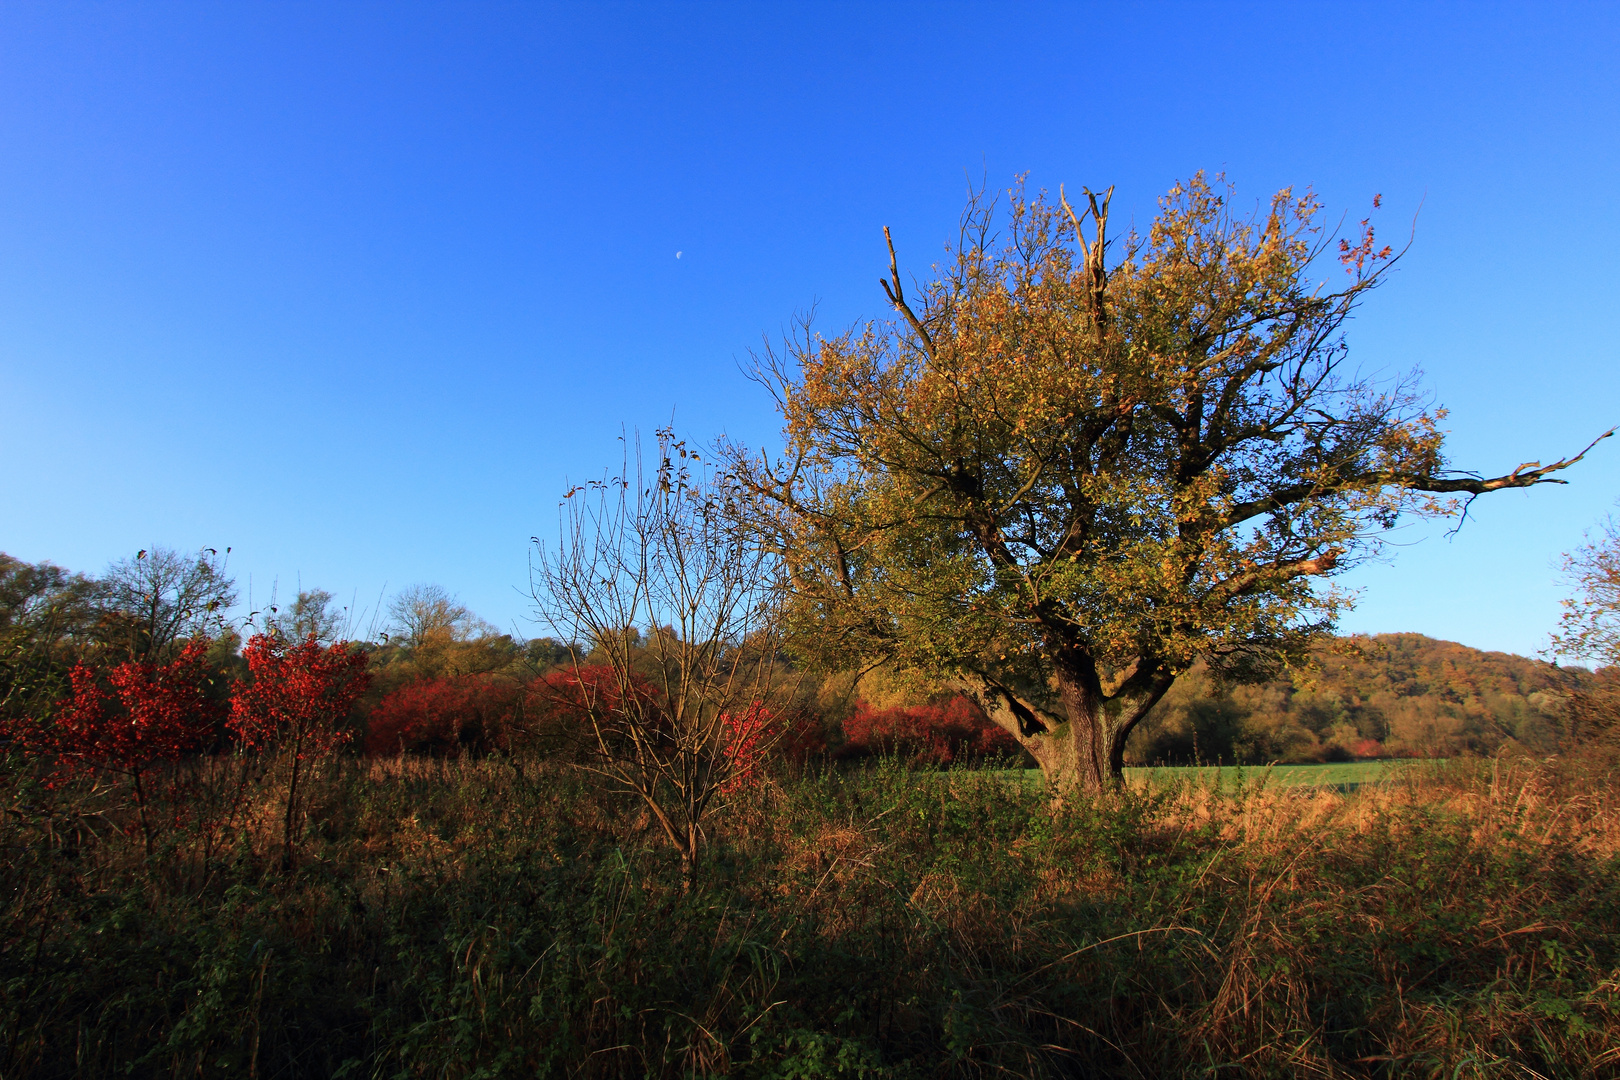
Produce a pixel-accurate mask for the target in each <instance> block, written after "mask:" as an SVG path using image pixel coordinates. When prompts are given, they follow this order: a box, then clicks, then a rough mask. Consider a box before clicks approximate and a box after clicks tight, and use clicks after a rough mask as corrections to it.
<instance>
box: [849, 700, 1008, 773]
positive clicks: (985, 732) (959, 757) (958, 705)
mask: <svg viewBox="0 0 1620 1080" xmlns="http://www.w3.org/2000/svg"><path fill="white" fill-rule="evenodd" d="M844 739H845V742H844V747H843V750H842V752H841V756H845V757H862V756H865V755H868V754H894V755H897V756H899V757H901V758H905V759H907V760H911V761H915V762H919V763H927V764H933V765H950V764H952V763H953V762H959V761H965V760H971V759H973V758H978V757H984V756H986V755H989V754H1000V753H1010V752H1015V751H1017V750H1018V741H1017V740H1016V739H1014V738H1013V737H1012V736H1011V735H1009V734H1008V733H1007V732H1006V731H1004V730H1002V729H1001V728H999V727H997V726H996V725H995V724H994V723H992V722H991V720H990V718H989V717H988V716H986V715H985V714H984V710H983V709H980V708H979V707H978V706H977V705H975V704H974V703H973V702H971V701H969V700H968V699H967V698H965V697H953V698H950V699H949V700H947V701H943V702H931V703H929V704H927V705H913V706H910V707H901V708H894V709H881V710H874V709H873V708H872V707H871V706H869V705H867V704H866V703H865V702H864V701H863V702H860V703H858V704H857V705H856V706H855V715H854V716H851V717H850V718H849V719H848V720H845V721H844Z"/></svg>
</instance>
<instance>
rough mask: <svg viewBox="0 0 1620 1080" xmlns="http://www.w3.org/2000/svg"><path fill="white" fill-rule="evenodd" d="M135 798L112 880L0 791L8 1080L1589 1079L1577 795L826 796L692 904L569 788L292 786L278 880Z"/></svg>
mask: <svg viewBox="0 0 1620 1080" xmlns="http://www.w3.org/2000/svg"><path fill="white" fill-rule="evenodd" d="M1341 768H1342V767H1341ZM1250 772H1251V773H1252V772H1254V771H1253V770H1251V771H1250ZM1318 775H1324V774H1318ZM1326 775H1333V776H1337V775H1338V774H1326ZM1350 775H1354V774H1350ZM170 779H171V780H172V781H173V785H172V786H171V788H170V789H169V792H168V794H167V796H166V797H165V798H166V799H167V800H168V801H166V802H165V801H162V800H160V802H159V804H158V806H157V810H158V812H159V813H158V815H157V816H158V817H159V818H160V819H161V821H162V823H163V824H162V828H161V830H160V832H159V836H158V845H157V849H156V851H155V853H154V854H153V855H152V856H150V857H147V856H146V855H145V854H144V850H143V845H142V843H141V842H140V839H139V837H138V836H137V835H133V834H132V831H131V820H130V815H131V811H130V807H129V805H128V802H127V797H126V795H125V793H124V792H123V790H122V789H121V788H119V787H117V786H111V785H107V784H98V785H91V784H88V783H86V784H83V785H81V786H78V787H62V788H57V789H55V790H50V789H46V788H43V787H41V786H39V785H38V784H37V783H36V782H35V781H34V780H33V779H32V778H31V776H30V775H29V774H28V773H27V772H26V771H24V770H22V769H20V768H17V767H13V768H11V769H10V770H9V771H8V772H7V774H6V776H5V781H4V782H5V789H4V802H3V803H0V806H3V808H4V811H5V812H4V817H3V822H0V849H3V851H4V878H3V880H4V892H3V901H4V907H3V909H0V920H3V921H0V934H3V936H0V1075H3V1076H4V1077H5V1078H6V1080H24V1078H34V1077H69V1076H74V1077H101V1076H136V1077H171V1076H173V1077H178V1076H247V1077H304V1076H346V1077H368V1078H369V1077H414V1076H422V1077H428V1076H432V1077H501V1076H513V1077H517V1076H581V1077H641V1076H669V1077H675V1076H710V1075H734V1076H745V1077H782V1078H798V1077H823V1076H826V1077H833V1076H851V1077H923V1076H945V1075H974V1076H976V1075H984V1076H991V1075H1002V1076H1006V1075H1016V1076H1050V1077H1070V1076H1110V1077H1111V1076H1120V1077H1167V1076H1231V1077H1239V1076H1256V1077H1259V1076H1279V1077H1280V1076H1368V1077H1384V1076H1424V1077H1431V1076H1432V1077H1447V1078H1451V1077H1486V1076H1493V1077H1494V1076H1501V1077H1509V1076H1513V1077H1534V1076H1544V1077H1589V1076H1620V862H1617V861H1616V854H1617V852H1620V794H1617V791H1616V788H1615V786H1614V784H1613V776H1612V774H1611V773H1610V772H1609V771H1608V770H1607V769H1605V768H1601V767H1598V766H1595V765H1593V766H1585V767H1578V768H1577V767H1570V766H1562V767H1561V766H1559V765H1558V764H1557V763H1553V764H1547V763H1536V762H1532V761H1527V760H1517V761H1513V760H1496V761H1491V760H1486V761H1472V762H1466V763H1465V762H1454V763H1452V764H1450V765H1447V766H1444V767H1438V768H1422V769H1415V768H1404V769H1397V770H1394V771H1392V772H1391V773H1390V775H1389V777H1388V779H1387V780H1385V781H1384V782H1381V783H1377V784H1368V785H1364V786H1362V787H1360V788H1357V789H1353V790H1347V791H1340V790H1338V789H1336V788H1334V787H1332V786H1330V785H1324V784H1314V785H1305V784H1298V785H1289V784H1286V783H1281V782H1273V783H1243V784H1235V783H1226V782H1224V781H1223V782H1222V783H1220V784H1210V783H1200V782H1192V778H1188V777H1177V776H1176V775H1175V774H1170V773H1166V774H1163V775H1162V776H1161V778H1160V781H1159V782H1155V783H1152V784H1133V785H1128V786H1127V788H1126V789H1125V790H1124V791H1122V792H1119V793H1118V794H1115V795H1112V796H1109V797H1107V798H1105V799H1102V800H1100V801H1096V802H1084V803H1079V804H1075V805H1071V806H1067V807H1063V808H1056V809H1055V808H1053V807H1051V806H1049V805H1048V804H1047V802H1046V800H1045V798H1044V797H1043V795H1042V794H1041V793H1039V792H1037V791H1034V790H1031V789H1030V788H1029V787H1028V786H1027V785H1024V784H1019V783H1010V782H1008V778H1007V776H1006V774H1004V773H997V772H994V771H992V770H979V771H974V770H968V769H961V770H952V771H945V772H929V771H908V770H906V769H903V768H900V767H898V766H896V765H893V764H878V765H872V766H867V767H863V768H860V769H849V770H829V771H825V772H820V773H812V774H810V775H805V776H800V777H796V778H779V779H774V780H771V781H769V782H767V783H764V784H762V785H761V786H759V787H758V788H757V789H756V790H752V791H750V792H748V793H746V794H745V795H743V796H741V797H738V798H737V799H736V800H735V801H734V802H733V803H732V805H730V806H728V807H726V808H724V809H723V810H722V811H720V812H718V813H716V814H715V816H714V817H713V819H712V823H713V824H712V829H711V832H710V836H709V844H708V847H707V848H706V853H705V856H704V861H703V864H702V866H701V868H700V876H699V878H698V880H697V882H696V884H695V885H690V886H689V885H687V884H686V883H685V882H684V880H683V878H682V875H681V874H680V872H679V867H678V865H677V864H676V862H675V860H674V859H673V857H672V856H671V855H670V854H669V852H668V851H667V850H666V848H665V847H664V846H662V845H661V844H660V843H659V842H658V839H657V837H656V835H655V834H654V832H653V830H652V829H651V827H650V824H649V822H648V821H647V818H646V815H645V813H643V812H642V811H641V810H639V809H638V808H637V807H636V806H635V805H634V804H632V803H631V802H629V801H627V800H626V799H624V798H622V797H620V796H618V795H614V794H610V793H604V792H603V791H601V790H600V789H599V788H597V787H595V786H593V785H591V784H588V783H587V782H586V780H585V778H584V777H582V776H581V775H580V774H578V773H575V772H573V771H570V770H566V769H554V768H549V767H542V766H537V765H528V766H524V765H522V764H521V763H517V764H514V763H513V762H511V761H508V760H504V759H502V760H496V759H484V760H482V761H459V762H458V761H442V760H429V759H409V758H402V759H397V760H382V761H371V762H367V761H364V760H361V759H356V758H353V757H333V758H330V759H327V760H325V761H323V762H321V763H320V764H319V767H318V768H317V769H316V770H315V772H314V780H313V787H312V788H311V789H310V790H311V802H310V804H309V811H310V816H309V823H308V827H307V830H306V832H305V835H304V838H303V840H302V843H301V844H300V846H299V848H298V853H297V858H296V861H295V862H294V863H293V864H292V865H291V866H288V865H285V864H284V863H283V861H282V859H281V858H280V848H279V834H278V833H277V821H278V818H279V797H280V795H281V792H282V786H283V785H284V783H285V763H281V764H280V765H277V764H275V763H271V762H264V761H254V760H252V759H246V758H239V759H220V760H217V761H213V762H207V763H198V764H194V765H192V766H189V767H188V768H186V769H185V770H183V771H181V772H178V773H176V774H174V775H173V776H172V777H171V778H170ZM1342 782H1344V781H1341V780H1334V781H1332V783H1342ZM1351 782H1354V781H1351Z"/></svg>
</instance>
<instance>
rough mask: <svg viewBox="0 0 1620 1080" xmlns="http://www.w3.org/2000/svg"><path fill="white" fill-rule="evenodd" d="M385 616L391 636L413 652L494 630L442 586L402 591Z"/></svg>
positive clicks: (415, 586) (418, 586) (417, 586)
mask: <svg viewBox="0 0 1620 1080" xmlns="http://www.w3.org/2000/svg"><path fill="white" fill-rule="evenodd" d="M388 614H389V617H390V618H391V619H392V620H393V625H392V632H393V636H395V637H397V638H398V639H399V640H400V641H401V643H403V644H404V645H407V646H409V647H410V648H413V649H417V648H421V647H422V646H423V645H427V644H431V643H432V642H434V641H437V640H445V641H465V640H466V639H468V638H470V637H473V636H474V635H476V634H480V633H488V632H492V631H493V630H494V628H493V627H491V626H490V625H489V624H488V623H486V622H484V621H483V620H482V619H480V618H479V617H478V616H476V615H474V614H473V613H472V612H471V611H470V610H468V608H467V607H466V606H465V605H464V604H462V603H461V602H460V601H459V600H457V599H456V598H455V597H454V596H452V595H451V594H450V593H449V592H448V591H447V590H446V589H445V588H444V587H443V586H442V585H412V586H410V587H409V588H407V589H402V590H401V591H400V593H399V595H397V596H395V597H394V599H393V600H392V601H391V602H390V603H389V605H388Z"/></svg>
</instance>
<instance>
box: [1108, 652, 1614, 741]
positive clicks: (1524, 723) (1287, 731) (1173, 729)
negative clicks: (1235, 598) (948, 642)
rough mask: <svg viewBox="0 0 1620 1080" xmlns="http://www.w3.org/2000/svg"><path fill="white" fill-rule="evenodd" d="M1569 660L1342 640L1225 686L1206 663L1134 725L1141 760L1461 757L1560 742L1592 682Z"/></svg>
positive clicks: (1584, 672) (1179, 683)
mask: <svg viewBox="0 0 1620 1080" xmlns="http://www.w3.org/2000/svg"><path fill="white" fill-rule="evenodd" d="M1593 680H1594V676H1593V675H1592V673H1591V672H1588V671H1586V670H1585V669H1583V668H1559V667H1554V666H1553V665H1551V664H1548V663H1545V662H1542V661H1539V660H1531V659H1528V658H1526V657H1523V656H1514V655H1512V654H1509V653H1497V652H1482V651H1481V650H1479V649H1471V648H1469V647H1468V646H1466V645H1459V644H1457V643H1456V642H1451V641H1437V640H1435V639H1434V638H1429V637H1424V636H1423V635H1422V634H1379V635H1376V636H1373V637H1345V638H1338V639H1335V640H1333V641H1332V642H1329V643H1327V644H1325V645H1324V646H1323V647H1321V648H1320V649H1318V651H1317V653H1316V656H1315V669H1314V670H1306V671H1301V672H1298V673H1295V674H1294V675H1293V676H1291V677H1283V678H1278V679H1274V680H1272V681H1270V682H1265V683H1260V684H1258V685H1248V686H1222V685H1220V684H1219V683H1218V682H1217V681H1216V680H1215V679H1213V678H1212V677H1211V676H1210V674H1209V673H1208V672H1207V671H1206V670H1204V669H1202V668H1198V669H1195V670H1193V671H1191V672H1189V673H1188V674H1187V675H1185V676H1183V677H1182V678H1181V679H1180V680H1178V681H1177V683H1176V684H1175V686H1174V687H1172V688H1171V690H1170V692H1169V693H1168V694H1166V695H1165V698H1164V700H1163V701H1161V702H1160V703H1159V705H1158V706H1157V707H1156V708H1155V709H1154V710H1153V712H1152V713H1151V714H1150V715H1149V716H1148V718H1147V719H1146V720H1145V721H1143V723H1142V725H1141V726H1140V727H1139V728H1138V729H1137V730H1136V732H1135V733H1134V734H1133V735H1132V737H1131V740H1130V742H1129V744H1128V746H1127V750H1126V754H1127V756H1128V758H1129V759H1130V760H1132V761H1133V762H1135V763H1139V764H1156V763H1165V764H1184V763H1190V762H1194V761H1209V762H1215V761H1222V762H1235V763H1239V764H1261V763H1265V762H1271V761H1280V762H1305V761H1347V760H1351V759H1353V758H1365V757H1454V756H1456V755H1459V754H1491V753H1495V752H1497V751H1498V750H1500V749H1502V748H1503V747H1504V746H1513V747H1517V748H1521V749H1523V750H1524V751H1526V752H1528V753H1532V754H1538V755H1546V754H1552V753H1556V752H1558V751H1559V750H1560V749H1562V748H1563V747H1564V744H1565V742H1566V740H1567V738H1568V734H1569V730H1568V715H1567V714H1568V700H1569V694H1570V692H1571V691H1578V690H1581V689H1584V688H1586V687H1587V685H1588V684H1589V683H1592V682H1593Z"/></svg>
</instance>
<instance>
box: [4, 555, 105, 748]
mask: <svg viewBox="0 0 1620 1080" xmlns="http://www.w3.org/2000/svg"><path fill="white" fill-rule="evenodd" d="M94 593H95V585H94V583H93V582H92V581H90V579H89V578H87V577H85V576H84V575H83V574H73V573H69V572H68V571H66V570H64V569H62V568H61V567H60V566H56V565H54V564H52V563H49V562H40V563H28V562H23V561H22V560H21V559H15V558H13V557H11V556H10V555H7V554H5V553H4V552H0V722H3V721H5V720H7V719H16V718H20V717H35V718H38V717H43V716H45V715H46V714H48V713H49V712H50V711H51V709H52V707H53V704H54V703H55V701H56V700H57V699H58V698H60V697H61V696H62V695H64V694H65V693H67V692H68V690H69V686H70V683H69V677H68V672H69V671H70V670H71V669H72V668H73V666H74V665H75V664H76V663H78V662H79V661H80V660H81V659H82V658H83V656H84V653H85V651H86V649H87V648H88V646H89V645H90V644H91V643H92V641H93V635H92V631H93V629H94V627H95V621H96V611H95V607H94V605H93V599H94Z"/></svg>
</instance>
